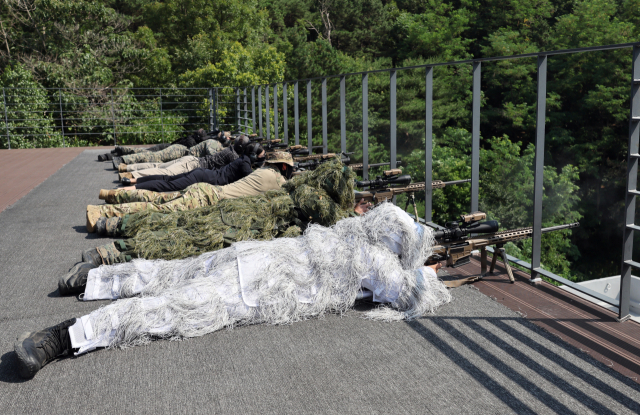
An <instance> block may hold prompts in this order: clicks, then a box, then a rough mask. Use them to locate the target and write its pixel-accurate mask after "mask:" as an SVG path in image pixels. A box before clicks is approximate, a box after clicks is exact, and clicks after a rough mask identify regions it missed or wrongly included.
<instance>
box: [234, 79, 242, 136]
mask: <svg viewBox="0 0 640 415" xmlns="http://www.w3.org/2000/svg"><path fill="white" fill-rule="evenodd" d="M240 121H241V120H240V88H238V87H236V131H235V132H238V133H239V132H240V131H241V130H240Z"/></svg>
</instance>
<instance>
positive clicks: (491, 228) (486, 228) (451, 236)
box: [435, 220, 499, 242]
mask: <svg viewBox="0 0 640 415" xmlns="http://www.w3.org/2000/svg"><path fill="white" fill-rule="evenodd" d="M498 227H499V226H498V221H496V220H488V221H486V222H482V223H474V224H473V225H470V226H467V227H465V228H460V227H459V226H455V227H451V228H446V229H443V230H440V231H436V233H435V238H436V239H438V240H442V241H444V242H447V241H456V240H460V239H463V238H465V237H467V236H469V234H472V233H494V232H498Z"/></svg>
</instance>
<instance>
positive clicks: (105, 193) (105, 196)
mask: <svg viewBox="0 0 640 415" xmlns="http://www.w3.org/2000/svg"><path fill="white" fill-rule="evenodd" d="M116 191H117V190H108V189H100V194H99V195H98V199H100V200H109V197H112V198H113V197H115V196H116Z"/></svg>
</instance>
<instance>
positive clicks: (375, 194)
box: [355, 169, 471, 220]
mask: <svg viewBox="0 0 640 415" xmlns="http://www.w3.org/2000/svg"><path fill="white" fill-rule="evenodd" d="M470 181H471V179H463V180H453V181H450V182H443V181H442V180H434V181H432V182H431V189H443V188H445V187H447V186H452V185H456V184H462V183H467V182H470ZM356 186H358V187H369V189H368V190H364V191H361V192H358V191H356V194H355V199H356V202H359V201H361V200H362V199H364V200H365V201H367V202H371V203H373V204H374V205H376V204H379V203H382V202H384V201H387V200H391V199H393V197H394V196H396V195H399V194H402V193H407V196H408V198H407V204H406V206H405V207H404V209H405V210H407V208H408V207H409V203H411V204H412V205H413V212H414V214H415V217H416V220H418V207H417V206H416V196H415V192H420V191H424V190H426V187H427V186H426V183H425V182H418V183H411V176H410V175H408V174H402V170H400V169H392V170H387V171H385V172H384V173H383V175H382V176H378V177H377V178H376V179H375V180H362V181H357V182H356Z"/></svg>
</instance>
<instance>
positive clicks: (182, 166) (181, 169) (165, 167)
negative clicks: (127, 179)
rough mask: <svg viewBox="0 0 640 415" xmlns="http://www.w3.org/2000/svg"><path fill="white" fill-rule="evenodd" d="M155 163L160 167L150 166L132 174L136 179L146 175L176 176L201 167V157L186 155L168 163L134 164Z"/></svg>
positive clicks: (141, 164)
mask: <svg viewBox="0 0 640 415" xmlns="http://www.w3.org/2000/svg"><path fill="white" fill-rule="evenodd" d="M153 164H156V165H157V166H158V167H155V168H154V167H150V168H148V169H144V170H137V171H133V172H132V173H131V175H132V176H133V178H134V179H137V178H140V177H146V176H155V175H164V176H176V175H178V174H182V173H189V172H190V171H192V170H195V169H197V168H199V167H200V159H199V158H198V157H194V156H184V157H180V158H179V159H177V160H173V161H170V162H168V163H140V164H134V166H146V165H153ZM127 167H128V166H127Z"/></svg>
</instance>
